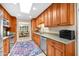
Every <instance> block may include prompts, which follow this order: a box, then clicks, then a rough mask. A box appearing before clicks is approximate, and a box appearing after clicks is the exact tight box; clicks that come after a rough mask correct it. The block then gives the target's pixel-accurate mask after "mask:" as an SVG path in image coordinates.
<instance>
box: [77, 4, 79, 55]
mask: <svg viewBox="0 0 79 59" xmlns="http://www.w3.org/2000/svg"><path fill="white" fill-rule="evenodd" d="M77 27H78V32H77V35H79V3H78V4H77ZM77 39H78V40H77V48H78V49H77V50H78V51H77V52H78V56H79V36H78V38H77Z"/></svg>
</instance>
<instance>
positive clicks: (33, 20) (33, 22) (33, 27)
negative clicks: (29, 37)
mask: <svg viewBox="0 0 79 59" xmlns="http://www.w3.org/2000/svg"><path fill="white" fill-rule="evenodd" d="M31 22H32V32H34V30H35V28H36V19H35V18H34V19H32V21H31Z"/></svg>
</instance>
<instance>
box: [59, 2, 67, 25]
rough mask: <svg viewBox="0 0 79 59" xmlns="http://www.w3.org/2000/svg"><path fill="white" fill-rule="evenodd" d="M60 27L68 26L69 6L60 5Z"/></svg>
mask: <svg viewBox="0 0 79 59" xmlns="http://www.w3.org/2000/svg"><path fill="white" fill-rule="evenodd" d="M60 21H61V23H60V25H67V21H68V20H67V4H66V3H64V4H63V3H62V4H60Z"/></svg>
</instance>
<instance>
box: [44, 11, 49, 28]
mask: <svg viewBox="0 0 79 59" xmlns="http://www.w3.org/2000/svg"><path fill="white" fill-rule="evenodd" d="M49 22H50V21H49V20H48V10H47V11H45V12H44V26H45V27H48V26H49Z"/></svg>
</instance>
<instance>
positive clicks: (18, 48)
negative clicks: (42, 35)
mask: <svg viewBox="0 0 79 59" xmlns="http://www.w3.org/2000/svg"><path fill="white" fill-rule="evenodd" d="M40 53H42V51H41V49H40V48H39V47H38V46H37V45H36V44H35V43H34V42H33V41H32V40H30V41H26V42H17V43H16V44H15V46H14V47H13V49H12V51H11V52H10V56H36V55H39V54H40Z"/></svg>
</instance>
